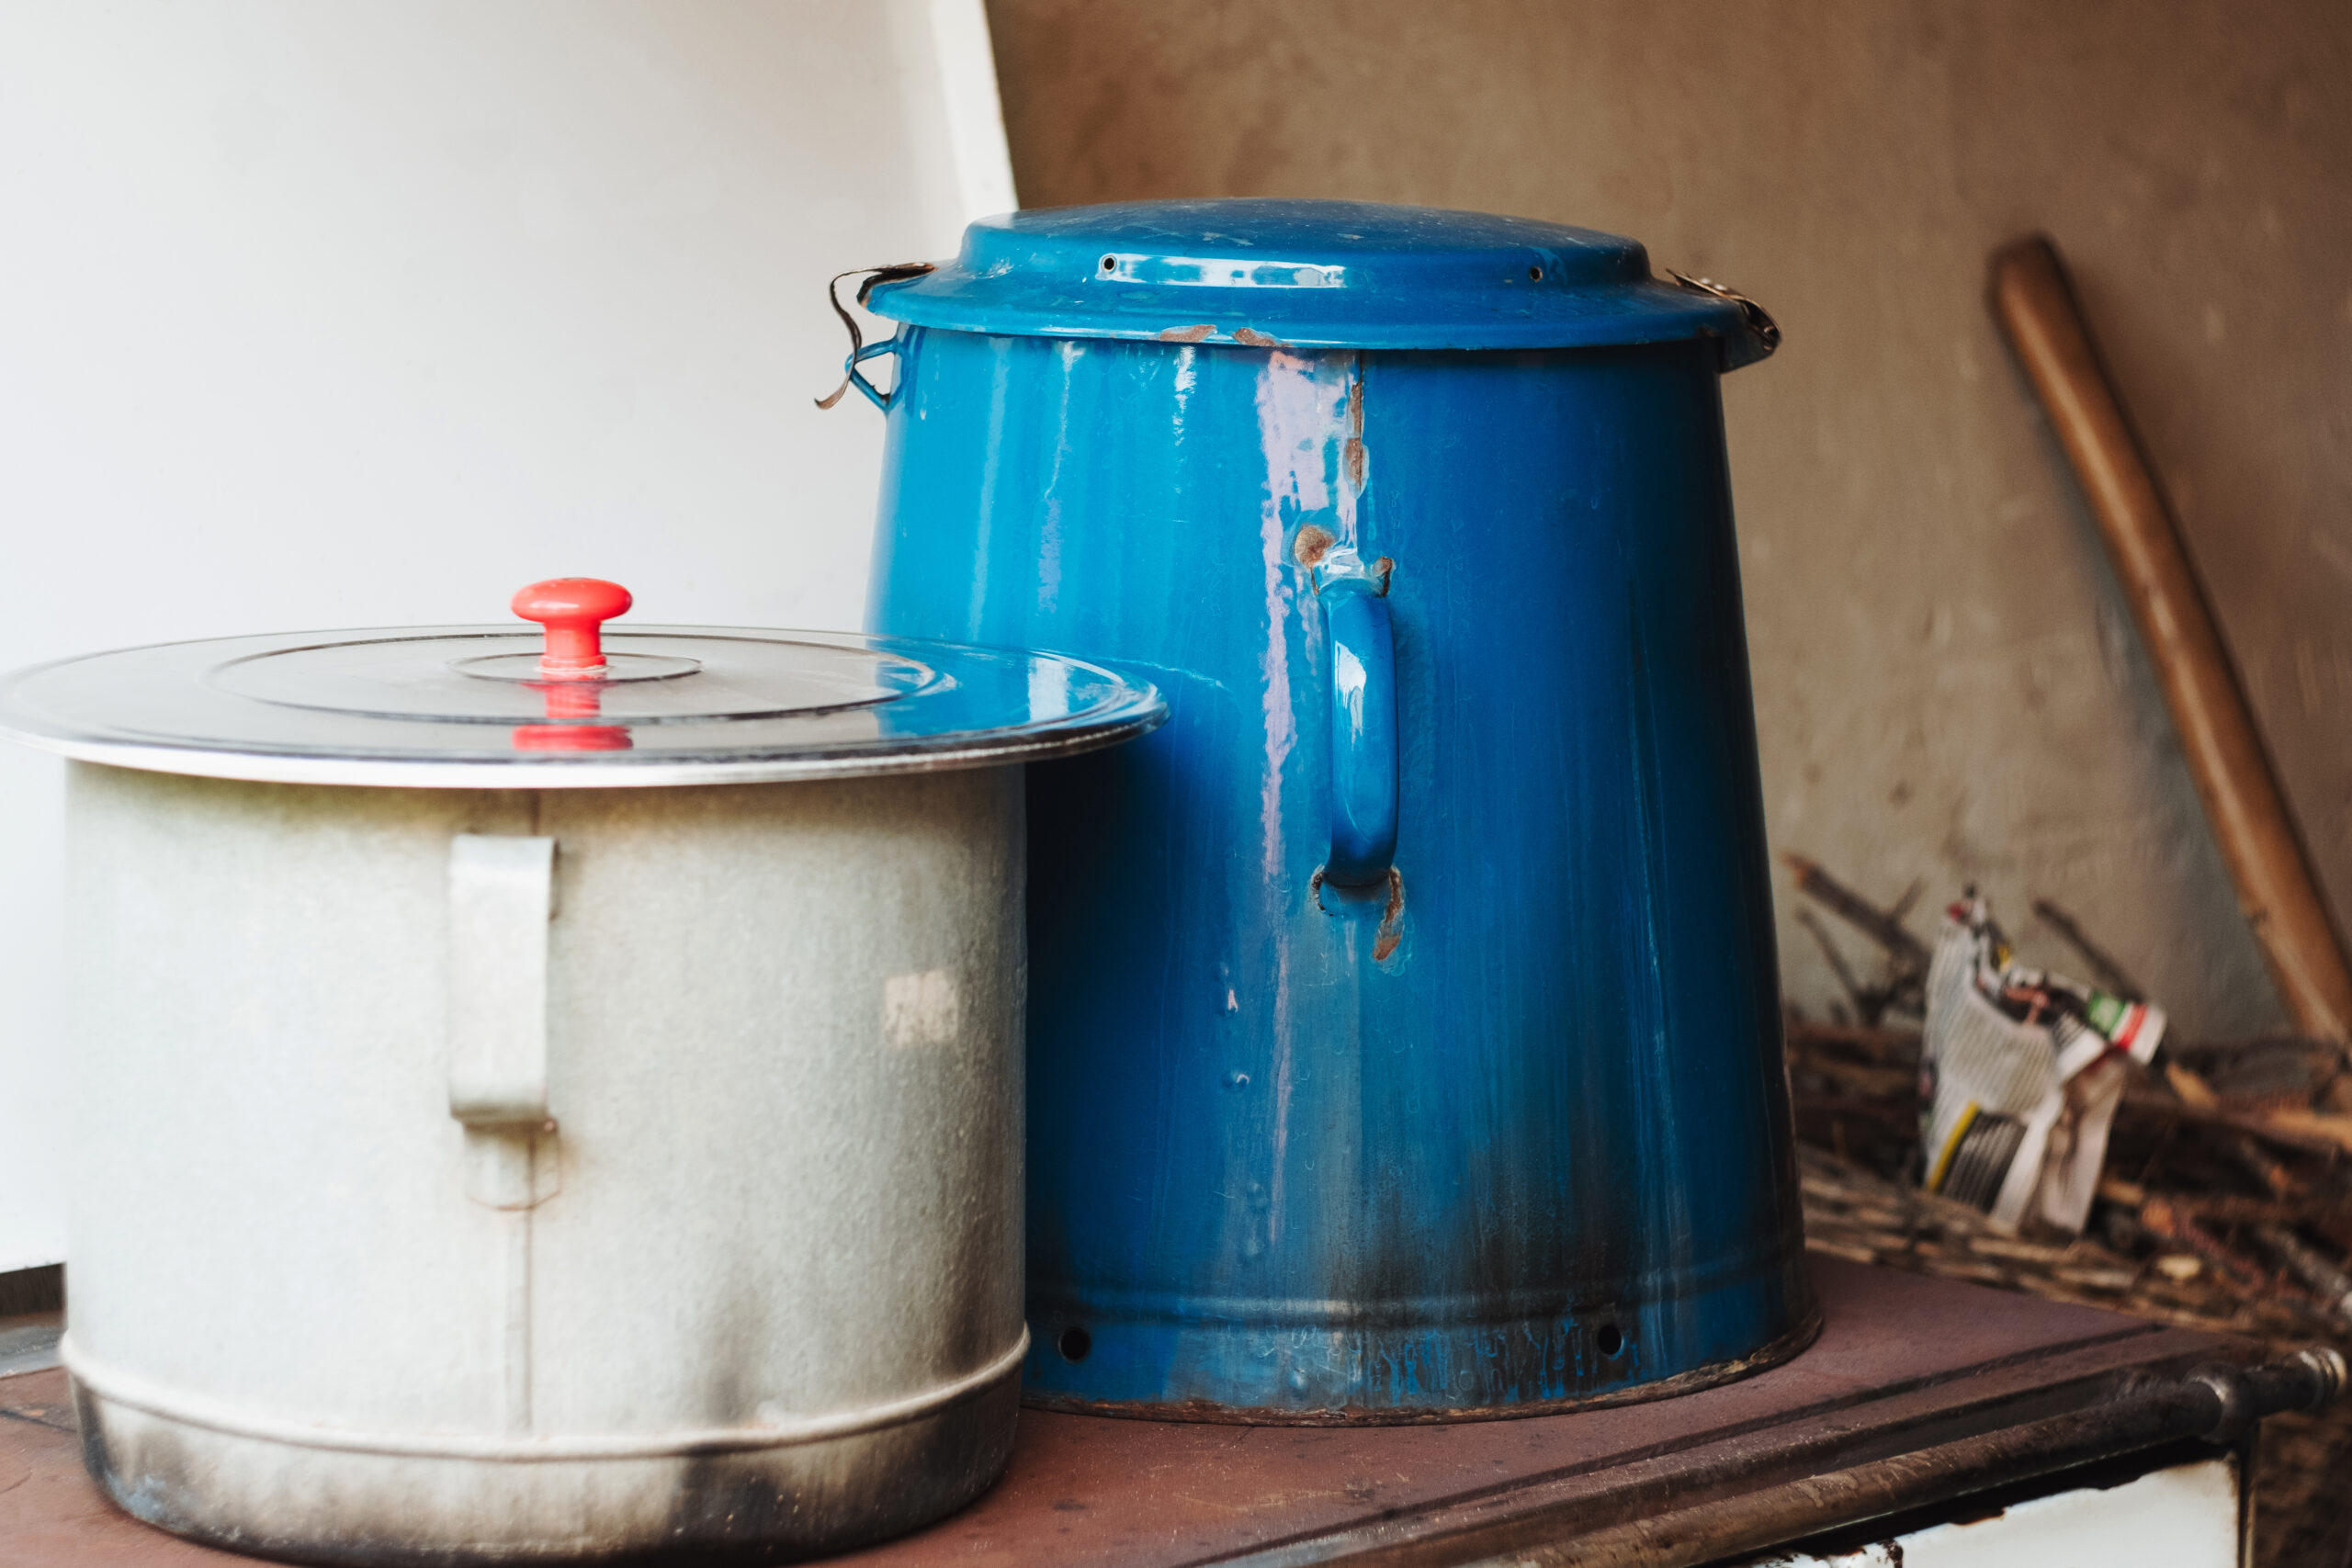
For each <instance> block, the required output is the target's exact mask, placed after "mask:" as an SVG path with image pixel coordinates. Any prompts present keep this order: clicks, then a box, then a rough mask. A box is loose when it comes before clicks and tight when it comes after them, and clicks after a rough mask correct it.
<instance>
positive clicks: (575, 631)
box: [515, 577, 631, 681]
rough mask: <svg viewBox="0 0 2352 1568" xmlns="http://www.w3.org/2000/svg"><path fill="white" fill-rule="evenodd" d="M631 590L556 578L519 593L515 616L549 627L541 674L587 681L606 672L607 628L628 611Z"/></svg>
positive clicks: (598, 581)
mask: <svg viewBox="0 0 2352 1568" xmlns="http://www.w3.org/2000/svg"><path fill="white" fill-rule="evenodd" d="M630 603H631V601H630V599H629V592H628V589H626V588H623V587H622V586H621V585H620V584H619V583H617V582H605V581H602V580H601V579H598V578H594V577H551V578H549V579H548V581H545V582H534V583H533V584H531V586H529V587H528V588H526V589H524V590H523V592H520V593H517V594H516V595H515V614H516V615H520V616H522V617H523V618H524V619H525V620H526V621H537V622H538V623H539V624H540V625H541V626H545V627H547V629H548V645H547V651H546V652H544V653H542V654H540V655H539V673H540V674H541V675H544V676H546V677H547V678H548V680H551V681H587V680H594V678H595V677H597V676H599V675H602V674H603V673H604V672H605V649H604V647H603V644H602V638H603V632H604V625H605V622H606V621H609V620H611V619H612V618H613V617H614V616H615V615H619V614H621V613H622V612H623V611H625V610H627V609H628V607H629V604H630Z"/></svg>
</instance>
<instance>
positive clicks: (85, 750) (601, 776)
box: [0, 689, 1168, 789]
mask: <svg viewBox="0 0 2352 1568" xmlns="http://www.w3.org/2000/svg"><path fill="white" fill-rule="evenodd" d="M1152 695H1153V697H1154V699H1155V701H1157V699H1158V693H1157V690H1156V689H1155V690H1154V692H1153V694H1152ZM1167 717H1168V710H1167V707H1166V705H1164V704H1161V705H1159V706H1158V707H1157V708H1156V710H1154V711H1150V712H1146V713H1143V714H1139V715H1136V716H1131V717H1128V718H1125V719H1121V720H1118V721H1115V722H1112V723H1107V724H1104V725H1103V727H1102V728H1097V729H1080V730H1072V731H1062V732H1058V733H1056V734H1053V735H1049V736H1041V737H1038V738H1036V739H1029V740H1023V741H1014V742H1007V741H993V742H989V743H988V744H985V745H967V746H953V745H950V746H943V747H940V748H938V749H936V750H923V749H921V748H920V747H910V746H904V745H902V746H901V747H900V748H899V749H898V750H893V751H889V752H887V753H883V754H880V755H875V754H872V753H860V752H856V751H850V750H842V751H839V752H832V753H826V752H816V753H808V752H803V753H800V754H797V755H795V756H790V757H780V756H768V757H762V756H759V755H756V754H754V755H752V756H749V757H741V758H737V759H734V760H730V761H693V760H680V761H642V762H638V761H616V760H615V759H616V756H619V755H623V754H621V753H615V752H609V751H606V752H598V753H595V754H594V760H593V761H576V762H552V761H543V760H537V759H534V760H530V761H522V760H517V761H512V762H504V761H498V762H493V761H438V760H435V761H396V760H394V759H391V758H384V757H354V756H306V755H303V754H300V753H296V752H284V751H230V750H202V749H198V748H192V747H175V746H164V745H148V744H144V743H141V742H137V741H106V740H68V739H62V738H59V737H55V736H48V735H42V734H39V733H37V732H33V731H28V730H25V729H15V728H12V729H6V730H0V738H5V739H10V740H14V741H15V742H17V744H18V745H22V746H28V747H30V748H32V749H33V750H40V751H49V752H53V753H55V754H56V755H58V756H61V757H66V758H70V759H72V760H73V761H77V762H95V763H98V764H100V765H102V766H105V767H110V768H129V769H131V770H133V771H135V772H139V773H177V774H181V775H183V776H187V777H192V778H208V779H232V780H236V781H238V782H240V783H244V784H341V785H347V786H352V787H356V788H363V789H657V788H661V789H675V788H685V787H691V786H694V785H696V784H807V783H814V782H817V781H819V780H823V779H860V778H880V777H887V776H890V775H893V774H900V773H952V772H956V771H960V770H963V769H967V768H997V767H1011V766H1012V765H1013V764H1015V763H1023V762H1042V761H1053V760H1055V759H1057V758H1061V757H1075V756H1079V755H1080V754H1082V753H1084V752H1088V751H1097V750H1102V749H1103V748H1104V747H1106V746H1116V745H1118V744H1120V743H1122V742H1124V741H1127V740H1133V739H1136V738H1138V737H1140V736H1145V735H1148V734H1150V733H1151V732H1152V731H1153V730H1155V729H1157V728H1159V727H1160V725H1161V724H1163V723H1165V722H1166V721H1167Z"/></svg>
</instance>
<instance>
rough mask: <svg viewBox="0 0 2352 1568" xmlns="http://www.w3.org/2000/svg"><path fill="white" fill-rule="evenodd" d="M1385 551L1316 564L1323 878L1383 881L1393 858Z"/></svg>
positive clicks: (1346, 553)
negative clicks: (1324, 657) (1323, 743)
mask: <svg viewBox="0 0 2352 1568" xmlns="http://www.w3.org/2000/svg"><path fill="white" fill-rule="evenodd" d="M1395 564H1396V563H1395V562H1393V561H1391V560H1389V559H1388V558H1387V557H1385V556H1383V557H1382V558H1380V559H1378V560H1376V561H1374V562H1373V563H1372V564H1371V565H1369V566H1366V565H1365V564H1363V561H1362V560H1361V559H1359V558H1357V556H1356V554H1355V552H1354V551H1353V550H1351V549H1341V550H1333V551H1332V552H1330V553H1329V555H1327V556H1325V557H1324V558H1323V559H1322V560H1320V561H1318V562H1317V564H1316V567H1315V592H1316V596H1317V598H1319V599H1320V600H1321V601H1322V602H1323V626H1324V631H1325V635H1326V636H1327V637H1329V639H1330V655H1331V660H1330V663H1331V854H1330V858H1329V860H1327V861H1326V862H1325V863H1324V865H1323V880H1324V881H1325V882H1326V883H1329V884H1330V885H1332V886H1339V887H1371V886H1386V884H1387V881H1388V866H1389V863H1390V862H1391V861H1393V860H1395V859H1396V858H1397V639H1396V633H1395V632H1394V630H1393V629H1392V628H1391V627H1390V625H1389V619H1388V577H1389V573H1390V572H1391V571H1392V570H1395Z"/></svg>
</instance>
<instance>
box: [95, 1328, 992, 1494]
mask: <svg viewBox="0 0 2352 1568" xmlns="http://www.w3.org/2000/svg"><path fill="white" fill-rule="evenodd" d="M60 1349H61V1354H62V1358H63V1360H64V1364H65V1370H66V1371H67V1372H68V1373H70V1374H71V1375H72V1376H73V1379H74V1383H75V1385H76V1388H77V1390H78V1392H80V1393H83V1394H84V1395H85V1396H87V1397H89V1398H91V1399H94V1400H96V1401H98V1402H100V1403H102V1404H119V1405H124V1406H127V1407H129V1408H130V1409H133V1410H138V1411H141V1412H143V1413H144V1414H146V1415H149V1416H155V1417H158V1418H159V1419H162V1420H165V1421H172V1422H176V1423H178V1424H180V1425H182V1426H187V1427H202V1428H204V1429H206V1430H208V1431H213V1432H220V1433H224V1434H226V1435H228V1436H231V1437H236V1438H252V1439H254V1440H256V1441H261V1442H274V1443H284V1444H288V1445H290V1446H293V1447H297V1448H306V1449H330V1450H336V1451H338V1452H345V1453H372V1454H395V1455H409V1456H414V1457H419V1458H428V1459H464V1460H484V1461H495V1462H504V1463H517V1464H533V1463H544V1462H550V1461H578V1460H638V1459H663V1458H672V1457H691V1456H695V1455H700V1454H716V1453H738V1452H746V1451H751V1450H761V1449H782V1448H796V1447H799V1446H801V1445H803V1444H808V1443H817V1442H826V1441H830V1440H831V1439H833V1438H844V1437H854V1436H857V1435H859V1434H862V1433H865V1432H874V1431H879V1430H882V1429H883V1428H885V1427H898V1426H903V1425H905V1424H906V1423H908V1422H910V1421H918V1420H921V1419H922V1418H923V1417H924V1416H930V1415H933V1414H934V1413H935V1412H937V1411H940V1410H944V1409H945V1408H946V1407H948V1406H949V1405H952V1404H957V1403H960V1402H961V1401H963V1400H966V1399H970V1398H974V1397H976V1396H978V1395H980V1394H984V1393H988V1392H989V1390H990V1389H992V1388H993V1387H995V1386H996V1385H998V1384H1000V1383H1002V1382H1006V1381H1008V1380H1011V1379H1016V1378H1018V1377H1019V1376H1020V1375H1021V1363H1022V1361H1023V1359H1025V1358H1026V1357H1027V1356H1028V1354H1029V1328H1028V1325H1026V1324H1023V1325H1022V1329H1021V1337H1020V1339H1019V1340H1018V1341H1016V1342H1015V1343H1014V1345H1013V1347H1012V1349H1010V1350H1008V1351H1006V1352H1004V1353H1003V1354H1002V1355H1000V1356H998V1357H997V1358H996V1359H993V1360H991V1361H990V1362H989V1364H988V1365H986V1366H984V1367H982V1368H980V1369H979V1370H978V1371H973V1372H967V1373H965V1374H964V1375H963V1376H962V1377H960V1378H956V1379H955V1380H954V1381H953V1382H946V1383H943V1384H941V1385H939V1386H938V1387H936V1388H929V1389H925V1390H923V1391H922V1393H915V1394H910V1395H907V1396H905V1397H903V1398H899V1399H895V1400H890V1401H888V1402H885V1403H883V1404H869V1405H865V1406H863V1407H861V1408H859V1409H855V1410H844V1411H840V1412H837V1413H835V1414H832V1415H830V1416H809V1417H805V1418H803V1419H801V1420H798V1421H790V1422H779V1423H777V1424H775V1425H773V1426H763V1427H704V1428H699V1429H690V1430H686V1431H675V1432H665V1433H616V1434H612V1435H607V1436H582V1437H571V1438H565V1437H548V1438H510V1437H505V1436H499V1437H483V1436H475V1435H470V1434H466V1433H457V1432H414V1433H412V1432H368V1431H359V1430H353V1429H346V1428H337V1427H323V1426H313V1425H309V1424H306V1423H303V1422H300V1421H291V1420H288V1419H286V1418H285V1417H283V1416H266V1415H261V1414H257V1413H255V1412H253V1411H249V1410H246V1409H244V1408H243V1407H241V1406H237V1405H234V1404H228V1403H227V1402H225V1401H219V1400H213V1399H209V1398H207V1397H206V1396H204V1395H202V1394H188V1393H181V1392H179V1391H176V1390H173V1389H167V1388H164V1387H163V1386H161V1385H160V1384H157V1383H155V1382H152V1381H150V1380H149V1379H146V1378H142V1377H140V1376H139V1375H137V1374H136V1373H132V1372H127V1371H120V1370H119V1369H117V1368H113V1367H108V1366H107V1365H106V1364H104V1363H103V1362H100V1361H98V1360H96V1359H95V1358H93V1357H91V1356H89V1355H88V1354H87V1353H85V1352H84V1351H83V1350H82V1349H81V1348H79V1347H77V1346H76V1345H75V1344H74V1337H73V1336H72V1335H71V1334H70V1333H69V1334H68V1335H66V1337H65V1338H64V1340H63V1341H62V1345H61V1348H60Z"/></svg>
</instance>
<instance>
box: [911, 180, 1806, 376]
mask: <svg viewBox="0 0 2352 1568" xmlns="http://www.w3.org/2000/svg"><path fill="white" fill-rule="evenodd" d="M867 303H868V305H869V307H870V308H871V309H872V310H874V311H875V312H876V313H877V314H879V315H882V316H886V317H888V318H890V319H891V320H894V321H907V322H910V323H912V324H914V325H917V326H924V327H945V328H951V329H953V330H956V331H958V332H973V333H1010V334H1014V335H1019V336H1030V337H1114V338H1144V339H1155V338H1156V339H1160V340H1163V341H1167V342H1174V343H1217V344H1243V345H1246V346H1250V347H1259V348H1267V347H1285V346H1286V347H1302V348H1565V347H1595V346H1600V345H1605V344H1643V343H1671V342H1677V341H1681V340H1684V339H1690V338H1698V337H1713V338H1715V339H1717V340H1718V341H1719V342H1720V343H1721V344H1722V345H1723V357H1724V369H1726V370H1728V369H1732V368H1735V367H1737V366H1741V365H1746V364H1749V363H1751V362H1753V361H1755V360H1758V359H1761V358H1763V357H1764V356H1765V355H1768V354H1770V353H1771V352H1772V349H1773V347H1774V346H1775V345H1777V344H1778V343H1779V340H1780V333H1779V330H1778V329H1777V328H1775V327H1773V325H1772V324H1771V321H1770V318H1769V317H1767V316H1766V315H1765V314H1764V312H1763V311H1762V310H1758V308H1757V307H1756V306H1755V305H1753V304H1752V303H1750V302H1748V301H1746V300H1744V299H1741V298H1740V297H1739V296H1738V295H1736V294H1734V293H1731V292H1730V291H1729V290H1727V289H1723V288H1718V287H1716V286H1714V285H1712V284H1708V283H1705V282H1703V281H1700V280H1684V281H1681V282H1665V281H1661V280H1659V279H1658V278H1656V277H1653V276H1651V275H1650V265H1649V256H1648V254H1647V253H1646V252H1645V251H1644V250H1643V248H1642V247H1641V245H1640V244H1639V243H1636V242H1634V241H1633V240H1626V239H1620V238H1619V237H1618V236H1616V235H1614V234H1603V233H1599V232H1597V231H1593V230H1590V229H1575V228H1570V227H1568V226H1567V225H1566V224H1563V223H1543V222H1538V221H1536V220H1533V219H1531V218H1504V217H1498V216H1495V215H1493V214H1490V213H1484V212H1450V211H1446V210H1443V209H1437V208H1428V207H1389V206H1383V205H1380V204H1377V203H1372V202H1355V201H1273V200H1225V201H1129V202H1114V203H1112V204H1109V205H1106V206H1102V207H1065V208H1046V209H1037V210H1033V211H1026V212H1012V213H1007V214H1005V215H1003V216H1002V217H998V218H985V219H982V220H980V221H978V222H977V223H974V224H972V225H971V226H970V227H969V228H967V229H966V230H965V231H964V247H963V250H962V251H961V252H960V253H959V254H957V255H956V259H955V260H954V261H951V262H947V263H944V264H943V265H939V266H938V267H935V268H933V269H932V270H931V271H929V272H926V273H924V274H922V276H916V277H912V278H907V279H903V280H900V281H895V282H888V283H883V284H880V285H878V286H876V288H874V289H873V291H872V293H871V295H870V296H869V298H868V300H867Z"/></svg>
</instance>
